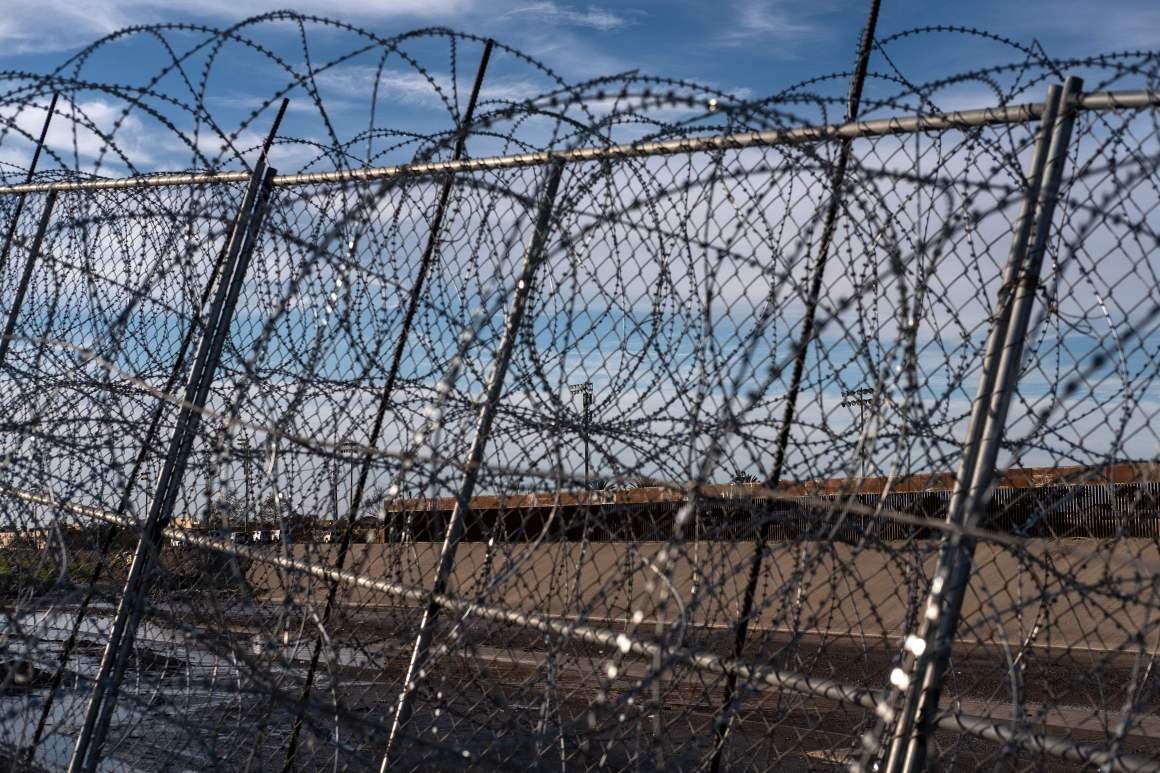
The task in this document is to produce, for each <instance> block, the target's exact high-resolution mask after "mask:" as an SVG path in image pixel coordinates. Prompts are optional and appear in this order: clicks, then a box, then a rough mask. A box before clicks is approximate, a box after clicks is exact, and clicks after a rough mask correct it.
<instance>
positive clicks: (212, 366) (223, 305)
mask: <svg viewBox="0 0 1160 773" xmlns="http://www.w3.org/2000/svg"><path fill="white" fill-rule="evenodd" d="M287 105H288V100H283V101H282V104H281V106H280V108H279V110H278V113H277V115H276V116H275V119H274V124H273V126H272V127H271V129H270V133H269V135H268V136H267V138H266V143H265V144H264V145H263V147H262V151H261V154H260V156H259V158H258V161H257V163H256V164H255V166H254V169H253V172H252V173H251V175H250V182H249V184H248V185H247V187H246V192H245V195H244V197H243V200H242V206H241V209H240V211H239V216H238V220H237V222H238V224H240V225H241V228H236V229H234V230H233V232H232V233H231V235H230V240H229V245H228V248H227V257H226V262H225V267H224V271H223V273H222V275H221V277H220V281H219V282H218V286H217V288H216V290H215V293H214V298H213V303H212V305H211V306H210V311H209V314H208V316H207V319H206V324H205V328H204V331H203V333H202V337H201V340H200V341H199V343H198V348H197V354H196V355H195V356H194V361H193V365H192V367H191V368H190V373H189V376H188V378H187V380H186V387H185V393H184V400H183V406H182V408H181V410H180V411H179V413H178V416H177V421H176V426H175V428H174V431H173V434H172V435H171V436H170V440H169V444H168V450H167V453H166V457H165V463H164V465H163V467H162V470H161V474H160V476H159V477H158V480H157V485H156V487H155V489H154V493H153V496H152V498H151V501H150V506H149V512H148V514H147V515H146V518H145V522H144V523H143V524H142V531H141V537H140V538H139V539H138V542H137V548H136V550H135V552H134V555H133V561H132V563H131V564H130V567H129V575H128V577H127V579H126V580H125V587H124V590H123V592H122V597H121V601H120V603H119V604H118V606H117V613H116V616H115V617H114V619H113V626H112V629H111V631H110V634H109V641H108V642H107V644H106V645H105V651H104V654H103V655H102V657H101V664H100V668H99V669H98V672H97V676H96V678H95V680H94V683H93V689H92V692H91V694H90V697H89V703H88V706H87V707H86V710H85V719H84V724H83V725H82V727H81V731H80V733H78V735H77V742H76V746H75V747H74V749H73V756H72V760H71V761H70V763H69V771H70V773H80V772H81V771H93V770H95V769H96V766H97V764H98V763H99V761H100V755H101V750H102V746H103V744H104V740H105V737H106V735H107V733H108V729H109V724H110V722H111V721H112V714H113V709H114V708H115V707H116V703H117V697H118V692H119V688H120V682H121V679H122V678H123V675H124V671H125V667H126V665H127V662H128V658H129V654H130V652H131V651H132V649H133V643H134V639H135V638H136V633H137V627H138V625H139V624H140V621H141V617H142V615H143V612H144V609H143V607H144V604H145V595H146V593H147V592H148V589H149V585H150V584H151V582H152V576H153V570H154V565H155V562H156V559H157V557H158V554H159V552H160V548H161V545H162V536H163V532H164V529H165V527H166V526H167V525H168V524H169V521H170V519H171V518H172V515H173V507H174V505H175V504H176V501H177V495H178V492H179V489H180V487H181V482H182V480H183V478H184V476H185V468H186V465H187V463H188V460H189V453H190V450H191V449H192V446H193V441H194V438H195V436H196V433H197V428H198V425H199V424H200V422H201V409H202V408H204V406H205V403H206V400H207V399H208V397H209V389H210V386H211V384H212V383H213V379H214V375H215V374H216V372H217V366H218V362H219V360H220V358H221V351H222V347H223V346H224V345H225V338H226V335H227V334H228V332H229V327H230V323H231V321H232V319H233V312H234V309H235V307H236V305H237V300H238V295H239V294H240V292H241V286H242V283H243V282H244V280H245V277H246V272H247V270H248V268H249V263H250V258H251V256H252V254H253V250H254V247H255V246H256V244H257V239H258V235H259V233H260V231H261V226H262V222H263V219H264V217H265V212H266V202H267V199H268V197H269V193H270V190H271V189H272V187H273V186H272V182H273V179H274V175H275V170H273V169H271V168H270V167H269V166H268V164H267V163H266V158H267V155H268V153H269V150H270V146H271V145H272V143H273V140H274V137H275V135H276V133H277V131H278V126H279V125H280V124H281V122H282V118H283V116H284V115H285V114H286V107H287Z"/></svg>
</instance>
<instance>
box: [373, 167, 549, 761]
mask: <svg viewBox="0 0 1160 773" xmlns="http://www.w3.org/2000/svg"><path fill="white" fill-rule="evenodd" d="M563 171H564V164H563V162H562V161H554V162H552V165H551V166H550V167H548V176H547V180H546V181H545V183H544V187H543V189H542V192H541V194H540V203H539V207H538V211H537V213H536V220H535V230H534V231H533V232H532V236H531V241H530V243H529V245H528V249H527V252H526V253H525V255H524V264H523V269H522V271H521V273H520V278H519V281H518V282H517V283H516V285H515V294H514V296H513V297H512V303H511V307H510V308H509V309H508V312H507V318H506V320H505V321H504V333H503V340H502V341H501V342H500V347H499V351H498V352H497V353H496V359H495V367H494V369H493V371H492V373H491V377H490V379H489V380H488V384H487V391H486V393H485V395H484V400H483V405H482V406H481V407H480V409H479V418H478V420H477V421H476V425H475V437H474V439H473V440H472V442H471V450H470V451H469V452H468V454H467V461H466V465H465V467H464V473H463V481H462V482H461V484H460V487H459V493H458V494H457V495H456V498H455V508H454V510H452V512H451V518H450V519H449V520H448V522H447V534H446V537H445V538H444V540H443V548H442V550H441V551H440V553H439V566H438V569H437V570H436V574H435V581H434V582H433V583H432V585H431V599H430V600H429V601H428V602H427V608H426V610H424V612H423V618H422V620H421V621H420V623H419V633H418V635H417V636H416V638H415V647H414V650H413V651H412V653H411V662H410V664H409V665H408V666H407V674H406V677H405V678H404V680H403V690H402V692H401V693H400V694H399V705H398V709H397V710H396V712H395V721H394V723H393V724H392V725H391V734H390V736H389V737H388V738H387V746H386V749H385V750H384V751H383V761H382V765H381V767H380V770H381V771H386V770H387V767H388V765H389V764H390V758H391V752H392V750H393V748H394V745H395V743H396V742H397V741H398V737H399V735H400V733H401V732H402V730H403V728H404V727H405V726H406V724H407V722H408V721H409V720H410V718H411V713H412V711H413V710H414V702H415V692H416V690H417V689H418V686H419V682H420V681H421V680H422V679H423V670H424V668H425V667H426V665H427V655H428V650H429V648H430V646H431V638H432V636H433V635H434V632H435V619H436V618H437V617H438V615H439V609H440V607H439V602H438V601H436V599H435V596H436V595H440V594H443V593H445V592H446V590H447V583H448V581H449V580H450V578H451V570H452V567H453V565H454V563H455V553H456V550H457V549H458V547H459V540H460V538H461V537H462V534H463V521H464V518H465V517H466V514H467V511H468V507H469V505H470V501H471V497H472V494H473V493H474V491H475V483H476V480H477V479H478V477H479V467H480V465H481V464H482V463H483V452H484V450H485V449H486V447H487V443H488V440H489V438H490V436H491V425H492V421H493V420H494V419H495V413H496V408H497V407H498V404H499V398H500V394H501V393H502V392H503V383H504V378H505V376H506V375H507V369H508V364H509V363H510V361H511V356H512V352H513V350H514V349H515V344H516V337H517V336H518V335H519V331H520V327H521V326H522V325H523V320H524V311H525V309H526V307H527V304H528V297H529V296H530V295H531V292H532V284H533V283H534V281H535V278H536V273H537V270H538V269H539V267H540V264H541V263H542V262H543V261H544V255H545V252H546V248H547V243H548V229H549V227H550V225H551V220H552V209H553V206H554V205H555V201H556V192H557V191H558V190H559V188H560V177H561V175H562V174H563Z"/></svg>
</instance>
